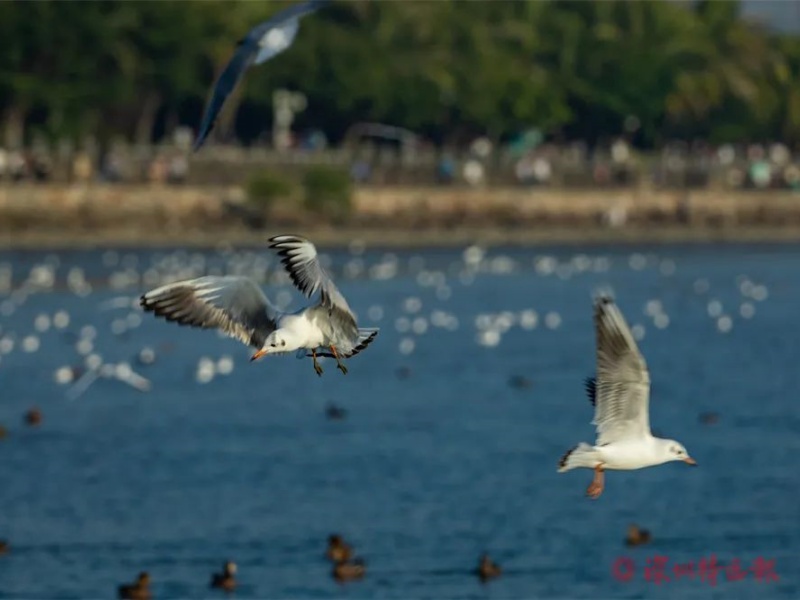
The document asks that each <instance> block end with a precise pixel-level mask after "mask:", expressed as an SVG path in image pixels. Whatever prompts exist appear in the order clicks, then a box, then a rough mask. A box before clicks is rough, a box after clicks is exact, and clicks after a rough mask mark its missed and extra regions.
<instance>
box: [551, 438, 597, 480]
mask: <svg viewBox="0 0 800 600" xmlns="http://www.w3.org/2000/svg"><path fill="white" fill-rule="evenodd" d="M597 462H598V461H597V451H596V450H595V449H594V447H593V446H590V445H589V444H587V443H586V442H581V443H580V444H578V445H577V446H575V447H574V448H572V449H571V450H568V451H567V453H566V454H564V456H562V457H561V460H559V461H558V472H559V473H564V472H565V471H570V470H572V469H578V468H581V467H583V468H586V469H594V467H595V465H596V464H597Z"/></svg>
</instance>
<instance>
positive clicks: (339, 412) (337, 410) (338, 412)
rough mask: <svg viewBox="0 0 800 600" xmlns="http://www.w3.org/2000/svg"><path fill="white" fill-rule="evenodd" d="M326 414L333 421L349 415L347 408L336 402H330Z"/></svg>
mask: <svg viewBox="0 0 800 600" xmlns="http://www.w3.org/2000/svg"><path fill="white" fill-rule="evenodd" d="M325 416H326V417H328V419H330V420H331V421H340V420H341V419H344V418H345V417H346V416H347V410H345V409H344V408H342V407H340V406H336V405H335V404H328V406H326V407H325Z"/></svg>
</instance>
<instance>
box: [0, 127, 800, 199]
mask: <svg viewBox="0 0 800 600" xmlns="http://www.w3.org/2000/svg"><path fill="white" fill-rule="evenodd" d="M315 135H317V134H315ZM183 137H186V136H185V135H184V136H183ZM303 139H304V138H298V140H297V143H296V144H294V145H293V147H292V148H289V149H287V150H285V151H283V152H264V150H263V149H256V148H253V149H246V148H225V151H224V152H219V151H218V150H219V148H217V149H216V150H217V151H212V152H211V153H210V154H205V155H194V156H192V155H190V154H189V152H188V149H187V144H186V143H185V140H183V138H182V137H181V136H176V138H175V140H174V143H172V144H170V145H165V146H158V147H149V148H136V147H131V146H126V145H123V144H116V145H113V146H112V147H110V148H109V149H106V150H104V151H100V150H99V149H98V147H97V146H96V145H95V146H91V145H89V146H88V147H87V148H82V149H75V150H73V149H65V148H61V149H59V150H58V151H53V150H52V149H50V148H48V147H47V146H44V145H41V144H40V145H38V146H33V147H30V148H25V149H16V150H7V149H4V148H2V147H0V182H3V183H5V184H10V183H19V182H40V183H47V182H54V183H74V182H83V183H88V182H105V183H139V184H144V183H154V184H163V183H170V184H184V183H189V184H191V183H193V182H194V183H197V178H196V177H193V172H194V173H201V172H202V182H203V183H209V182H213V181H214V170H215V169H217V170H218V171H220V172H222V171H224V167H225V165H226V163H227V164H231V163H239V166H241V165H242V164H245V163H246V164H247V165H250V166H249V167H248V168H252V169H254V170H255V169H263V168H271V167H274V168H280V167H282V166H283V165H285V164H294V165H295V166H296V165H301V166H302V165H311V164H317V163H320V164H335V165H339V166H341V168H343V169H347V170H348V171H349V173H350V176H351V178H352V180H353V182H354V183H355V184H357V185H375V186H380V185H434V184H435V185H463V186H469V187H479V186H522V187H543V186H546V187H625V186H631V185H639V184H641V183H649V184H652V185H653V186H656V187H671V188H702V187H707V186H714V185H716V186H722V187H726V188H731V189H755V190H770V189H771V190H796V191H800V151H798V150H797V149H794V150H793V149H791V148H789V147H788V146H787V145H785V144H783V143H780V142H774V143H760V144H738V145H734V144H723V145H712V144H710V143H707V142H704V141H696V142H692V143H687V142H673V143H668V144H665V145H664V146H663V147H662V148H661V149H659V150H653V151H641V150H638V149H636V148H635V147H634V146H633V145H632V144H630V143H629V142H628V141H627V140H626V139H624V138H619V139H616V140H612V141H610V142H608V143H604V144H597V145H595V146H593V147H590V146H589V144H587V143H584V142H568V143H554V142H545V141H538V142H536V143H533V144H529V145H527V146H526V145H524V144H522V145H520V144H516V145H515V144H513V143H512V144H504V145H499V144H495V143H493V142H492V141H491V140H489V139H488V138H477V139H475V140H474V141H473V142H472V143H470V144H468V145H466V147H462V148H444V149H433V148H432V147H431V146H429V145H425V144H415V145H411V146H408V147H402V146H397V145H387V144H381V143H380V142H375V141H370V143H363V142H362V143H358V144H355V145H353V144H347V145H346V146H341V147H339V148H336V147H331V146H328V145H327V144H307V143H303V141H302V140H303ZM199 165H202V168H201V167H199Z"/></svg>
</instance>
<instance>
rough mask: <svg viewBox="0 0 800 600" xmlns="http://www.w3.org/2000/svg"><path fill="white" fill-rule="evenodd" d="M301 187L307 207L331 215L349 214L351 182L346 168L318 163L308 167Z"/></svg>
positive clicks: (342, 215) (351, 191)
mask: <svg viewBox="0 0 800 600" xmlns="http://www.w3.org/2000/svg"><path fill="white" fill-rule="evenodd" d="M303 188H304V190H305V197H304V200H305V206H306V208H307V209H309V210H312V211H314V212H320V213H323V214H325V215H327V216H331V217H346V216H347V215H349V214H350V210H351V208H352V199H353V183H352V180H351V179H350V175H349V174H348V172H347V171H346V170H344V169H341V168H336V167H326V166H319V165H318V166H313V167H309V168H308V169H306V171H305V173H304V174H303Z"/></svg>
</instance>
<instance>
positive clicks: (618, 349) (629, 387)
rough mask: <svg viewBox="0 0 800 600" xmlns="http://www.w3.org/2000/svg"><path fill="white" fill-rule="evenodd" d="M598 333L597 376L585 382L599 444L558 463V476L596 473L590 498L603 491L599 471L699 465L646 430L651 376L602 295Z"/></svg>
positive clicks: (579, 448) (598, 304) (609, 301)
mask: <svg viewBox="0 0 800 600" xmlns="http://www.w3.org/2000/svg"><path fill="white" fill-rule="evenodd" d="M594 323H595V330H596V335H597V377H596V378H591V379H589V380H588V381H587V385H586V388H587V391H588V392H589V400H590V401H591V402H592V404H594V405H595V413H594V421H592V423H593V424H594V425H596V426H597V442H596V443H595V445H594V446H590V445H589V444H586V443H584V442H581V443H580V444H578V445H577V446H576V447H574V448H573V449H572V450H570V451H569V452H567V453H566V454H565V455H564V456H563V457H562V458H561V460H560V461H559V463H558V472H559V473H563V472H564V471H569V470H571V469H575V468H580V467H584V468H587V469H594V479H593V481H592V483H591V484H590V485H589V488H588V489H587V490H586V493H587V495H588V496H589V497H590V498H598V497H599V496H600V494H601V493H602V492H603V471H604V470H606V469H616V470H631V469H641V468H644V467H652V466H655V465H660V464H663V463H665V462H669V461H673V460H681V461H683V462H685V463H687V464H690V465H696V464H697V463H696V462H695V461H694V459H692V458H691V457H690V456H689V454H688V453H687V452H686V448H684V447H683V446H682V445H681V444H679V443H678V442H676V441H674V440H665V439H661V438H657V437H653V434H652V433H651V432H650V416H649V399H650V375H649V373H648V371H647V365H646V364H645V361H644V358H643V357H642V355H641V353H640V352H639V348H638V347H637V346H636V342H635V341H634V339H633V335H632V334H631V331H630V329H629V328H628V324H627V323H626V322H625V318H624V317H623V316H622V313H621V312H620V310H619V308H617V306H616V305H615V304H614V301H613V300H612V299H611V298H610V297H609V296H607V295H600V296H599V297H597V298H596V299H595V303H594Z"/></svg>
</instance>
